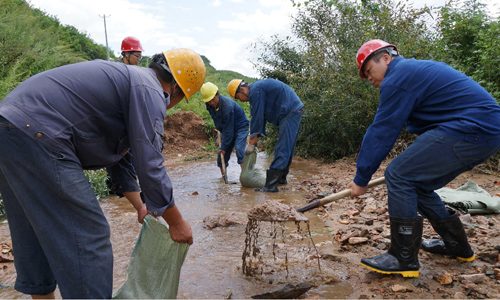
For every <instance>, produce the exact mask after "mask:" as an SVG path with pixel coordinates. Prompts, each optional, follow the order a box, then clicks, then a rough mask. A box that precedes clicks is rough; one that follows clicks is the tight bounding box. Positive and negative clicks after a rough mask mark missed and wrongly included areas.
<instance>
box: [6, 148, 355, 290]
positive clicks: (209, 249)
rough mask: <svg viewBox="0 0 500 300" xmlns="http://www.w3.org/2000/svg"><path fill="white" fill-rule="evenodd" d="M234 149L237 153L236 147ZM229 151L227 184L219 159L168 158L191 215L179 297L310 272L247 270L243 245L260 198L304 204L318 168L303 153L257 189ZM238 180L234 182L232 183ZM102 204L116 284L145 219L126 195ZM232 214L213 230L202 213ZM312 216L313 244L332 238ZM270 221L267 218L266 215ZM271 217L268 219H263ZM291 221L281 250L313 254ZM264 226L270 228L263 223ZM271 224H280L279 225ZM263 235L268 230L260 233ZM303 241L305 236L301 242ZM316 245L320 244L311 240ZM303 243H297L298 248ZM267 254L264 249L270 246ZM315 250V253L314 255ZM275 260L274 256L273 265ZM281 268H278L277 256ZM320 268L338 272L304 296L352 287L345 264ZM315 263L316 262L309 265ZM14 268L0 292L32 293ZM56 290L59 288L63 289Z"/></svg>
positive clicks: (262, 161)
mask: <svg viewBox="0 0 500 300" xmlns="http://www.w3.org/2000/svg"><path fill="white" fill-rule="evenodd" d="M233 156H234V155H233ZM235 160H236V159H235V157H232V158H231V161H230V166H229V168H228V170H227V171H228V178H229V181H230V183H229V184H224V182H223V180H222V178H221V175H220V170H219V168H217V166H216V165H215V161H197V162H184V163H175V164H171V165H167V170H168V174H169V176H170V178H171V180H172V183H173V185H174V196H175V201H176V203H177V206H178V208H179V209H180V211H181V212H182V214H183V216H184V217H185V218H186V219H187V220H188V221H189V222H190V224H191V227H192V230H193V236H194V243H193V245H192V246H191V247H190V249H189V252H188V254H187V257H186V260H185V262H184V265H183V267H182V271H181V278H180V285H179V292H178V298H184V299H224V298H234V299H236V298H238V299H242V298H247V299H248V298H250V297H251V296H252V295H255V294H258V293H261V292H265V291H270V290H274V289H276V288H278V287H279V285H278V284H281V283H287V282H290V283H294V284H296V283H299V282H300V281H308V279H309V277H308V276H309V275H308V274H304V273H303V272H304V270H305V269H303V268H301V269H300V270H295V271H294V270H293V269H287V272H288V274H287V276H284V275H283V273H280V272H278V271H276V272H272V271H271V272H269V273H268V274H266V276H265V277H264V276H260V277H250V276H245V275H244V274H243V272H242V253H243V251H244V248H245V237H246V235H245V228H246V222H247V219H246V214H247V212H248V211H249V210H251V209H252V208H253V207H255V206H256V205H259V204H261V203H263V202H265V201H266V200H270V199H274V200H280V201H282V202H283V203H285V204H288V205H290V206H292V207H300V206H303V205H305V202H304V197H305V195H304V194H302V193H301V192H298V191H296V189H295V188H294V187H297V185H298V184H300V183H301V182H302V181H303V180H310V179H311V178H314V176H315V175H316V174H317V172H318V171H317V170H316V168H315V166H314V165H313V164H310V163H308V162H306V161H304V160H296V161H294V162H293V163H292V166H291V168H290V169H291V171H290V175H289V176H288V178H287V179H288V182H289V183H288V185H284V186H280V192H279V193H259V192H254V191H253V189H251V188H244V187H241V185H240V184H239V182H238V181H239V173H240V167H239V165H237V164H236V163H235ZM269 164H270V160H269V159H268V158H267V157H266V156H265V154H263V153H259V156H258V159H257V165H258V166H259V167H261V168H262V169H265V168H266V167H267V166H269ZM231 182H233V183H231ZM101 206H102V208H103V210H104V213H105V214H106V216H107V218H108V222H109V223H110V226H111V234H112V237H111V239H112V244H113V252H114V258H115V264H114V289H116V288H118V287H119V286H121V285H122V284H123V282H124V280H125V273H126V268H127V265H128V261H129V259H130V255H131V253H132V250H133V247H134V245H135V242H136V240H137V237H138V235H139V232H140V229H141V225H140V224H138V223H137V221H136V218H137V216H136V213H135V210H134V209H133V208H132V206H131V205H130V204H129V203H128V201H126V200H125V199H124V198H123V199H118V198H117V197H113V196H110V197H107V198H105V199H103V200H102V201H101ZM214 215H232V216H233V217H235V218H238V219H241V220H242V224H241V225H233V226H229V227H216V228H214V229H212V230H209V229H205V228H204V227H203V225H204V224H203V220H204V218H205V217H207V216H214ZM306 216H307V217H309V218H310V222H309V228H310V231H311V233H312V241H313V243H315V244H318V243H322V242H325V241H329V240H331V239H332V238H331V236H329V234H328V232H326V231H325V227H324V224H323V221H321V220H319V219H318V218H317V217H316V215H315V214H314V213H306ZM263 223H265V222H263ZM268 225H269V226H270V224H262V226H263V227H265V226H268ZM294 227H296V225H295V224H293V222H292V223H291V224H290V225H284V227H283V228H282V229H281V232H283V233H284V234H283V237H282V238H281V240H279V241H276V243H274V246H273V247H276V244H278V246H280V247H281V248H280V250H282V252H284V253H287V254H286V255H287V260H288V261H290V262H293V259H295V260H297V261H300V260H305V259H308V258H310V256H314V253H313V254H310V253H309V252H307V251H308V250H307V248H308V247H309V248H310V246H311V245H307V243H311V239H309V238H307V239H298V240H300V241H299V242H297V243H296V244H295V242H294ZM263 230H264V231H263V232H265V230H266V229H265V228H264V229H263ZM272 230H276V229H275V228H273V229H272ZM261 236H265V235H261ZM8 241H10V237H9V231H8V225H7V223H6V222H2V220H0V243H1V242H8ZM261 243H262V245H263V247H262V251H263V252H264V251H273V250H272V249H271V250H269V249H267V250H266V245H265V244H266V243H267V242H266V241H265V240H263V241H261ZM300 243H303V244H300ZM313 248H314V247H313ZM297 249H299V250H297ZM302 250H304V251H305V252H304V256H300V255H297V251H298V252H300V251H302ZM264 254H265V253H264ZM313 258H314V257H313ZM311 261H312V266H313V267H312V268H316V271H315V272H318V270H317V269H318V261H317V259H311ZM272 263H273V262H271V265H272ZM276 264H277V266H276V270H278V269H279V266H278V261H276ZM321 269H322V272H325V271H326V273H327V274H329V276H330V277H332V278H333V277H334V278H336V280H330V281H328V282H325V283H324V284H321V285H319V286H317V287H313V288H312V289H311V290H309V292H308V293H307V294H306V296H315V297H318V298H323V299H334V298H336V299H343V298H346V297H347V296H348V295H349V294H351V293H352V290H351V288H350V285H349V284H348V283H347V277H348V276H347V275H346V271H345V270H343V267H342V264H338V263H337V264H332V263H328V262H326V261H322V262H321ZM311 270H312V269H311ZM14 280H15V270H14V265H13V264H12V263H0V298H11V299H12V298H30V297H29V296H26V295H23V294H20V293H18V292H16V291H15V290H14V289H13V285H14ZM57 296H58V297H60V295H58V294H57Z"/></svg>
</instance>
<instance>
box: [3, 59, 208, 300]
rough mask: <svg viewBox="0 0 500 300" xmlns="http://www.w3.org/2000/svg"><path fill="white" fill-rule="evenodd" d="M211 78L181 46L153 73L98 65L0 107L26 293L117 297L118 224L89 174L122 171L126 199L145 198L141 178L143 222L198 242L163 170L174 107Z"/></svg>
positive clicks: (69, 69)
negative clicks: (168, 117)
mask: <svg viewBox="0 0 500 300" xmlns="http://www.w3.org/2000/svg"><path fill="white" fill-rule="evenodd" d="M165 56H168V59H167V58H165ZM174 73H175V74H174ZM185 74H189V76H186V75H185ZM204 80H205V66H204V64H203V61H202V60H201V58H200V57H199V55H198V54H196V53H195V52H194V51H192V50H190V49H173V50H169V51H166V52H164V53H161V54H159V55H156V56H154V57H153V61H152V62H151V64H150V67H149V68H141V67H137V66H129V65H125V64H118V63H114V62H109V61H104V60H93V61H87V62H81V63H76V64H70V65H66V66H62V67H58V68H55V69H52V70H48V71H45V72H41V73H38V74H36V75H34V76H32V77H30V78H28V79H27V80H26V81H24V82H23V83H21V84H20V85H18V86H17V87H16V88H15V89H14V90H13V91H12V92H11V93H9V94H8V95H7V96H6V97H5V98H4V99H3V100H2V101H1V102H0V140H1V141H2V146H1V147H0V193H1V194H2V198H3V202H4V205H5V209H6V212H7V218H8V222H9V228H10V232H11V236H12V244H13V248H14V249H16V250H15V251H16V258H22V259H19V260H17V259H16V265H15V267H16V273H17V280H16V284H15V288H16V290H18V291H19V292H21V293H25V294H29V295H32V298H47V299H48V298H54V291H55V289H56V287H58V288H59V291H60V293H61V297H62V298H76V299H110V298H111V297H112V292H113V291H112V289H113V251H112V248H111V241H110V229H109V224H108V221H107V220H106V217H105V215H104V213H103V211H102V209H101V207H100V206H99V203H98V202H97V201H96V196H95V194H94V192H93V190H92V188H91V186H90V183H89V182H88V180H87V178H86V177H85V174H84V172H83V170H84V169H99V168H103V167H105V166H109V165H112V167H114V168H115V170H116V172H115V173H114V174H113V176H115V175H116V176H119V177H121V179H122V182H123V183H124V190H123V192H128V191H138V183H137V181H136V178H137V177H138V178H139V183H140V186H141V189H142V194H143V196H144V197H143V198H144V203H143V202H142V201H141V199H128V200H129V201H130V202H131V203H132V205H133V206H134V208H135V209H136V210H137V215H138V221H139V222H141V223H142V222H143V220H144V218H145V216H146V215H147V214H151V215H153V216H154V217H158V218H159V217H162V218H163V219H164V220H165V221H166V222H167V224H168V225H169V232H170V236H171V238H172V240H174V241H176V242H179V243H187V244H192V243H193V235H192V231H191V226H190V225H189V223H188V222H187V220H186V219H184V218H183V216H182V214H181V212H180V210H179V209H178V208H177V205H176V203H175V201H174V198H173V194H174V192H173V187H172V182H171V181H170V178H169V176H168V174H167V171H166V169H165V166H164V165H163V162H164V157H163V154H162V146H163V143H162V134H163V124H164V119H165V114H166V110H167V106H168V105H171V104H172V102H178V101H180V99H182V98H183V97H186V98H189V97H190V96H191V95H192V94H193V93H195V92H196V91H198V90H199V89H200V87H201V85H202V84H203V82H204ZM26 124H28V126H27V125H26ZM129 150H132V152H133V153H134V165H135V170H134V169H133V168H131V167H130V164H129V161H130V152H129ZM22 165H24V166H29V168H20V167H19V166H22ZM135 172H137V176H136V173H135ZM26 182H29V183H30V184H29V188H27V187H28V186H27V185H26V184H25V183H26ZM152 263H153V264H155V263H157V262H154V261H153V262H152Z"/></svg>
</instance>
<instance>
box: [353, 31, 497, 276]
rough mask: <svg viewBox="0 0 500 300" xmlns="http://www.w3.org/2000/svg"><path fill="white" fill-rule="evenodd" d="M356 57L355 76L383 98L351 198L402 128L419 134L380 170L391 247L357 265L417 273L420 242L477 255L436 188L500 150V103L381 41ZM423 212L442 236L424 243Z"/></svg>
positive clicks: (463, 256)
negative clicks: (385, 193)
mask: <svg viewBox="0 0 500 300" xmlns="http://www.w3.org/2000/svg"><path fill="white" fill-rule="evenodd" d="M356 58H357V62H358V67H359V76H361V77H362V78H367V79H368V80H369V81H370V82H371V83H372V84H373V85H374V86H375V87H377V88H379V89H380V102H379V107H378V110H377V114H376V115H375V119H374V121H373V123H372V124H371V125H370V127H369V128H368V130H367V132H366V134H365V136H364V139H363V143H362V145H361V149H360V151H359V154H358V160H357V163H356V175H355V177H354V179H353V181H352V182H351V183H349V185H348V187H349V188H350V189H352V192H351V197H356V196H360V195H362V194H364V193H365V192H366V186H367V183H368V181H369V180H370V179H371V177H372V175H373V174H374V173H375V171H376V170H377V169H378V167H379V165H380V163H381V162H382V160H384V159H385V157H386V156H387V154H388V153H389V151H390V150H391V149H392V147H393V145H394V142H395V141H396V139H397V138H398V136H399V134H400V132H401V130H402V129H403V127H405V126H406V129H407V130H408V131H409V132H411V133H415V134H418V135H419V136H418V137H417V138H416V140H415V141H414V142H413V143H412V144H411V145H410V146H409V147H408V148H407V149H406V150H405V151H404V152H403V153H402V154H400V155H399V156H397V157H396V158H395V159H393V160H392V161H391V163H390V164H389V165H388V166H387V168H386V170H385V180H386V183H387V190H388V193H387V195H388V210H389V217H390V225H391V247H390V249H389V251H388V252H386V253H384V254H382V255H378V256H375V257H372V258H364V259H362V260H361V265H363V266H365V267H367V268H368V269H370V270H372V271H376V272H379V273H383V274H401V275H403V276H405V277H417V276H419V263H418V251H419V248H420V247H421V246H422V249H423V250H425V251H428V252H431V253H435V254H444V255H449V256H453V257H456V258H457V259H459V260H463V261H472V260H474V258H475V255H474V251H473V250H472V248H471V246H470V244H469V242H468V240H467V235H466V233H465V231H464V228H463V225H462V223H461V221H460V218H459V217H458V215H457V213H456V212H455V211H450V210H447V209H446V207H445V206H444V204H443V202H442V200H441V198H440V197H439V195H438V194H437V193H436V192H435V190H437V189H440V188H442V187H444V186H445V185H446V184H448V183H449V182H450V181H452V180H453V179H455V178H456V177H457V176H458V175H459V174H461V173H463V172H465V171H468V170H471V169H472V168H473V167H474V166H476V165H478V164H479V163H481V162H483V161H485V160H486V159H487V158H488V157H490V156H491V155H493V154H495V153H496V152H497V151H498V150H499V149H500V106H499V105H498V103H497V102H496V101H495V99H494V98H493V97H492V96H491V95H490V94H489V93H488V92H487V91H486V90H485V89H484V88H482V87H481V86H480V85H479V84H478V83H477V82H475V81H474V80H472V79H471V78H469V77H468V76H466V75H465V74H463V73H461V72H459V71H457V70H455V69H453V68H451V67H450V66H448V65H447V64H445V63H442V62H435V61H431V60H415V59H405V58H403V57H401V56H399V52H398V49H397V48H396V46H395V45H392V44H389V43H387V42H385V41H382V40H371V41H368V42H367V43H365V44H363V45H362V46H361V48H360V49H359V51H358V53H357V56H356ZM422 217H423V218H427V219H428V220H429V222H430V224H431V225H432V227H433V228H434V230H435V231H436V232H437V233H438V234H439V235H440V237H441V238H440V239H425V240H424V241H422V228H423V219H422Z"/></svg>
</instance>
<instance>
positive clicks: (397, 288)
mask: <svg viewBox="0 0 500 300" xmlns="http://www.w3.org/2000/svg"><path fill="white" fill-rule="evenodd" d="M391 290H392V291H393V292H394V293H406V292H412V291H413V287H412V286H410V285H403V284H394V285H393V286H392V287H391Z"/></svg>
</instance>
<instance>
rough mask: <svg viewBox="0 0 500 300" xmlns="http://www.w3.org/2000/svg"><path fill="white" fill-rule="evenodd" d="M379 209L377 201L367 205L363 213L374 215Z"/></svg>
mask: <svg viewBox="0 0 500 300" xmlns="http://www.w3.org/2000/svg"><path fill="white" fill-rule="evenodd" d="M377 209H378V206H377V203H376V202H375V201H371V202H368V203H367V204H366V205H365V208H364V209H363V211H364V212H365V213H374V212H376V211H377Z"/></svg>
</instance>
